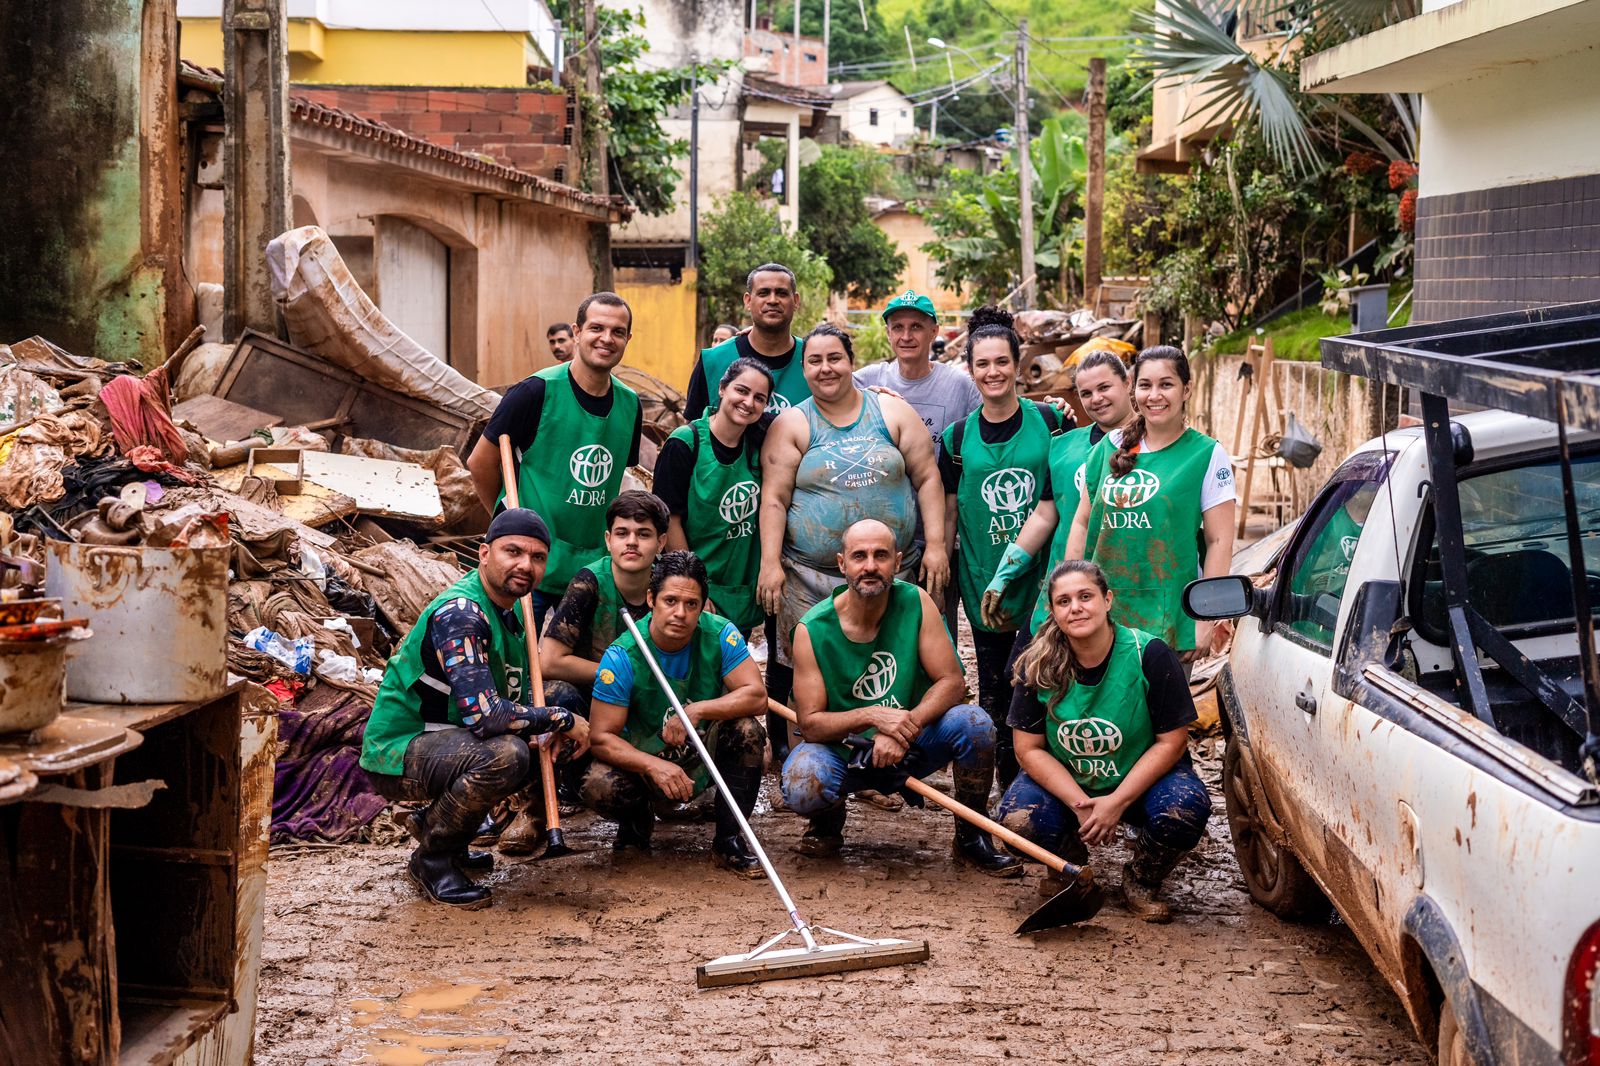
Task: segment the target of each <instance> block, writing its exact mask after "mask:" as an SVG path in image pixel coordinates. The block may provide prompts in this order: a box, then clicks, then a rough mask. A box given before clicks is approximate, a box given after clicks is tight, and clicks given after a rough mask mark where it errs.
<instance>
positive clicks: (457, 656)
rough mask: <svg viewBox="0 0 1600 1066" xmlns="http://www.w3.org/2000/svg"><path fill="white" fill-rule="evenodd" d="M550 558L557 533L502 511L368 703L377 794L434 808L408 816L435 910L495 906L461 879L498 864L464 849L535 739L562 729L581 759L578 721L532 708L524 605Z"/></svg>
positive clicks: (522, 775) (420, 875)
mask: <svg viewBox="0 0 1600 1066" xmlns="http://www.w3.org/2000/svg"><path fill="white" fill-rule="evenodd" d="M549 556H550V533H549V531H548V530H546V528H545V524H544V522H543V520H541V519H540V518H539V516H538V515H537V514H535V513H534V512H532V511H530V510H526V509H523V508H515V509H513V510H509V511H503V512H501V513H500V514H499V515H497V516H496V517H495V519H494V521H493V522H491V523H490V524H489V531H488V532H487V533H486V534H484V538H483V544H482V546H481V547H479V549H478V569H476V570H474V571H472V572H471V573H469V574H467V575H466V576H465V577H463V578H462V579H461V580H460V581H457V582H456V583H455V584H454V585H451V586H450V587H449V588H447V589H445V590H444V591H443V592H441V593H440V594H439V595H438V596H437V597H435V598H434V600H433V602H432V603H430V604H428V606H427V607H426V608H425V609H424V610H423V612H422V614H421V615H420V616H419V617H418V618H417V624H416V625H414V626H413V627H412V628H411V632H410V633H409V634H408V635H407V636H406V639H405V641H404V642H403V643H402V644H401V645H400V647H399V648H398V649H397V650H396V651H395V653H394V654H393V655H392V656H390V658H389V665H388V667H387V668H386V669H385V670H384V674H383V684H382V685H380V686H379V688H378V697H377V699H376V700H375V701H374V703H373V707H372V716H371V718H370V719H369V720H368V722H367V729H366V735H365V738H364V740H363V742H362V747H361V766H362V768H363V769H365V770H366V771H367V773H368V776H370V777H371V779H372V785H373V788H374V789H376V790H377V792H378V794H379V795H381V796H384V797H385V798H387V799H392V800H401V801H408V802H427V803H428V806H427V807H425V808H423V809H422V810H421V811H418V812H416V813H414V814H412V815H411V816H410V818H409V821H408V828H409V829H410V830H411V835H412V836H413V837H415V838H416V840H417V848H416V850H415V851H414V852H412V854H411V860H410V862H409V864H408V865H407V873H408V875H409V876H410V878H411V880H412V881H413V882H415V883H416V885H417V887H418V888H420V889H421V890H422V892H423V894H424V895H425V896H427V897H428V898H429V899H431V900H433V901H434V902H436V903H444V904H448V905H450V906H453V907H460V908H463V909H466V910H472V909H475V908H478V907H483V906H487V905H488V904H489V902H490V900H489V889H488V888H487V887H485V886H483V885H477V884H474V883H473V882H472V881H470V880H468V879H467V878H466V876H465V872H466V871H468V870H473V871H484V870H488V869H490V868H491V867H492V866H493V865H494V860H493V858H492V857H490V856H489V855H487V854H485V853H482V852H474V851H470V850H468V847H467V845H468V844H469V843H471V841H472V838H473V837H474V836H475V835H476V834H477V832H478V826H479V825H480V824H481V823H482V822H483V816H484V815H485V814H487V813H488V812H489V809H490V808H491V807H493V806H494V805H495V804H496V803H498V802H499V801H500V800H502V799H505V798H506V797H508V796H510V795H512V794H513V793H515V792H516V791H518V790H519V789H521V788H522V787H523V786H524V785H526V784H527V783H528V779H529V776H530V774H532V773H533V766H534V760H533V758H532V756H531V753H530V752H529V750H528V744H529V742H530V739H531V738H534V737H540V736H542V735H544V734H552V733H561V734H566V735H567V737H568V739H569V740H570V741H572V744H571V745H570V750H571V751H572V752H573V753H574V754H581V753H582V751H583V750H584V749H585V748H587V747H588V744H589V725H588V723H587V722H585V721H584V720H583V719H582V718H580V717H578V716H577V715H575V714H573V713H572V712H571V711H566V710H561V709H560V708H556V707H531V706H529V705H528V704H527V702H526V696H525V690H524V679H525V678H526V676H527V670H528V646H527V639H526V636H525V635H524V632H523V625H524V620H523V618H522V613H521V606H520V604H519V602H518V601H519V600H520V599H521V598H522V597H523V596H525V595H527V594H528V592H529V591H530V590H531V589H533V587H534V586H535V585H537V584H538V582H539V579H540V578H541V577H542V576H543V575H544V570H545V564H546V562H547V561H548V559H549ZM548 739H550V738H546V740H548ZM534 742H535V743H538V742H539V741H534Z"/></svg>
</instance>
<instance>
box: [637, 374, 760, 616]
mask: <svg viewBox="0 0 1600 1066" xmlns="http://www.w3.org/2000/svg"><path fill="white" fill-rule="evenodd" d="M772 388H773V384H772V373H771V371H769V370H768V369H767V368H766V366H765V365H764V364H762V363H761V362H759V361H757V360H755V359H746V358H740V359H735V360H734V361H733V362H732V363H731V364H730V365H729V366H728V369H727V370H726V371H724V372H723V375H722V377H721V379H720V380H719V383H718V390H717V391H718V395H719V399H718V401H717V405H716V407H715V408H713V409H712V411H711V413H710V414H707V415H702V416H701V417H699V418H697V419H694V420H693V421H691V422H690V423H689V424H688V425H686V426H679V427H678V428H677V429H675V430H673V431H672V435H671V436H670V437H668V438H667V440H666V443H665V444H663V445H662V446H661V453H660V456H659V457H658V458H657V459H656V470H655V480H654V481H653V482H652V486H651V487H652V488H653V489H654V490H655V493H656V495H657V496H659V497H661V500H662V502H664V503H665V504H666V505H667V511H668V512H669V513H670V514H671V520H670V522H669V524H668V526H667V537H666V544H667V547H668V548H669V549H673V550H679V551H684V550H687V551H692V552H694V553H695V554H696V555H698V556H699V557H700V561H701V562H703V563H705V564H706V575H707V576H708V577H709V578H710V580H711V607H710V609H711V610H713V611H715V612H717V613H718V614H720V615H723V616H725V617H727V618H729V619H731V620H732V621H733V623H734V625H736V626H738V627H739V632H741V633H743V634H744V635H745V636H746V637H748V636H750V634H751V633H753V632H754V631H755V628H756V626H758V625H760V624H761V623H762V622H763V621H764V620H765V619H766V617H767V612H766V611H765V610H763V609H762V607H761V605H760V604H759V603H757V602H756V578H757V575H758V574H759V572H760V570H761V541H760V538H759V537H758V536H757V535H756V512H757V511H758V510H759V509H760V505H761V442H762V440H763V439H764V438H765V436H766V433H765V427H764V426H763V425H762V421H763V418H764V416H765V413H766V408H767V397H768V396H770V395H771V393H772Z"/></svg>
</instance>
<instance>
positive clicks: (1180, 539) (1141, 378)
mask: <svg viewBox="0 0 1600 1066" xmlns="http://www.w3.org/2000/svg"><path fill="white" fill-rule="evenodd" d="M1189 380H1190V372H1189V359H1188V357H1187V356H1185V355H1184V354H1183V353H1182V352H1181V351H1179V350H1178V349H1176V348H1172V347H1168V346H1166V345H1157V346H1155V347H1153V348H1146V349H1145V350H1144V351H1142V352H1140V353H1139V357H1138V358H1137V359H1135V360H1134V362H1133V402H1134V407H1135V410H1136V413H1135V415H1134V417H1133V420H1132V421H1131V422H1129V423H1128V425H1127V426H1125V427H1123V428H1122V429H1121V430H1119V431H1117V432H1115V433H1112V434H1110V435H1109V436H1108V437H1107V438H1106V439H1105V440H1102V441H1101V442H1100V443H1099V444H1097V445H1095V448H1094V450H1093V451H1092V452H1090V453H1089V458H1088V459H1087V460H1086V461H1085V462H1084V492H1083V495H1082V496H1081V497H1079V500H1078V511H1077V514H1076V515H1074V517H1073V520H1072V532H1071V534H1070V535H1069V537H1068V539H1067V558H1068V559H1089V560H1091V561H1093V562H1096V563H1098V564H1100V568H1101V569H1102V570H1104V571H1105V573H1106V579H1107V580H1108V581H1110V583H1111V590H1112V592H1114V593H1115V594H1116V600H1117V608H1116V610H1117V621H1118V622H1120V623H1122V624H1123V625H1126V626H1130V627H1132V628H1134V629H1142V630H1144V631H1145V632H1147V633H1151V634H1154V635H1155V636H1158V637H1160V638H1161V639H1162V640H1164V641H1166V642H1167V643H1168V644H1169V645H1170V646H1171V647H1172V648H1174V649H1175V650H1176V651H1177V652H1178V655H1179V657H1180V658H1181V659H1182V660H1183V661H1184V662H1187V663H1192V662H1193V661H1194V660H1196V659H1198V658H1203V657H1204V656H1205V655H1208V654H1210V652H1211V650H1212V648H1213V647H1214V646H1221V644H1222V643H1224V642H1225V641H1226V639H1227V637H1228V636H1229V635H1230V634H1231V633H1232V631H1233V630H1232V626H1231V624H1230V623H1227V622H1215V623H1213V622H1201V623H1199V625H1198V626H1197V625H1196V624H1195V622H1194V620H1193V619H1192V618H1190V617H1189V616H1188V615H1186V614H1184V612H1183V607H1182V605H1181V602H1180V601H1181V599H1182V596H1183V588H1184V586H1185V585H1187V584H1188V583H1189V582H1191V581H1193V580H1194V579H1195V578H1197V577H1219V576H1221V575H1223V574H1226V573H1227V572H1228V566H1229V564H1230V563H1231V562H1232V561H1233V523H1234V510H1235V507H1236V494H1235V492H1234V485H1233V460H1232V458H1231V457H1230V456H1229V455H1228V452H1227V450H1226V449H1225V448H1223V447H1222V445H1220V444H1218V443H1217V442H1216V441H1214V440H1212V439H1211V438H1210V437H1208V436H1206V435H1205V434H1204V433H1201V432H1200V431H1199V430H1197V429H1190V428H1187V427H1186V426H1185V425H1184V418H1185V414H1184V411H1185V406H1186V405H1187V403H1188V400H1189V391H1190V386H1189ZM1202 537H1204V540H1205V555H1204V565H1203V566H1202V559H1201V553H1200V540H1201V538H1202Z"/></svg>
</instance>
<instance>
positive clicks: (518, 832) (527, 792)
mask: <svg viewBox="0 0 1600 1066" xmlns="http://www.w3.org/2000/svg"><path fill="white" fill-rule="evenodd" d="M543 803H544V793H543V792H542V791H541V790H540V788H539V787H538V786H537V785H529V786H528V787H527V788H524V789H522V790H521V791H520V792H518V793H517V794H516V795H515V796H512V797H511V806H512V809H513V810H515V811H516V816H515V817H513V818H512V819H511V824H510V825H508V826H506V828H505V830H504V831H503V832H501V834H500V854H502V855H532V854H533V853H534V852H536V851H538V850H539V848H540V847H541V846H542V845H543V844H544V818H543V817H542V816H543V814H544V811H543V809H542V805H543Z"/></svg>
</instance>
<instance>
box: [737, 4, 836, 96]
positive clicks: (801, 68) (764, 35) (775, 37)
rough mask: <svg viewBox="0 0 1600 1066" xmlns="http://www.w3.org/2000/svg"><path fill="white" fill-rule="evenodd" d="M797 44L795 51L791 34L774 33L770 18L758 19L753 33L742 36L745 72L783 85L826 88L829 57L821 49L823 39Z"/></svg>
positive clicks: (804, 39)
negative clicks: (753, 73) (762, 76)
mask: <svg viewBox="0 0 1600 1066" xmlns="http://www.w3.org/2000/svg"><path fill="white" fill-rule="evenodd" d="M799 40H800V47H799V50H798V51H797V50H796V49H795V36H794V34H792V33H784V32H783V31H782V30H778V29H774V28H773V26H772V19H771V17H770V16H767V15H762V16H760V17H759V18H757V19H756V26H755V29H753V30H751V31H749V32H748V33H746V34H745V35H744V58H745V64H744V69H745V70H748V71H752V72H755V73H758V74H762V75H764V76H766V77H768V78H771V79H772V80H773V81H775V82H778V83H780V84H782V85H812V86H816V85H826V84H828V53H827V52H826V51H825V50H824V49H823V47H822V39H821V38H820V37H801V38H800V39H799Z"/></svg>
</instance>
